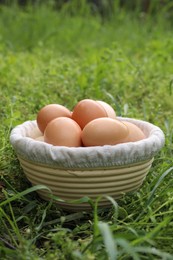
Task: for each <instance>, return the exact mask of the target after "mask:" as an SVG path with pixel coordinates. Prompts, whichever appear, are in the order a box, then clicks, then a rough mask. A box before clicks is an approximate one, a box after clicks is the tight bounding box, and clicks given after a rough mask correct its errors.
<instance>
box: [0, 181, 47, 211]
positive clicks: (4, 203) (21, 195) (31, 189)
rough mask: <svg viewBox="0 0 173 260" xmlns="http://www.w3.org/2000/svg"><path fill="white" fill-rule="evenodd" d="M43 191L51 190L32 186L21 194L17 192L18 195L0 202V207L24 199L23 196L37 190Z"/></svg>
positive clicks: (45, 187)
mask: <svg viewBox="0 0 173 260" xmlns="http://www.w3.org/2000/svg"><path fill="white" fill-rule="evenodd" d="M43 189H44V190H48V191H49V192H51V190H50V189H49V188H48V187H47V186H45V185H36V186H33V187H31V188H28V189H26V190H24V191H22V192H19V193H17V194H15V195H13V196H12V197H10V198H8V199H7V200H4V201H2V202H1V203H0V207H2V206H4V205H6V204H8V203H10V202H12V201H14V200H17V199H20V198H22V197H24V196H25V195H27V194H29V193H32V192H34V191H38V190H43Z"/></svg>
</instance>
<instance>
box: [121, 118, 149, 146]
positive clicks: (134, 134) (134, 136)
mask: <svg viewBox="0 0 173 260" xmlns="http://www.w3.org/2000/svg"><path fill="white" fill-rule="evenodd" d="M121 122H123V124H125V125H126V126H127V127H128V129H129V134H128V135H127V137H126V138H124V139H123V140H122V143H126V142H137V141H140V140H143V139H145V138H146V136H145V134H144V133H143V132H142V130H141V129H140V128H139V127H138V126H137V125H135V124H133V123H130V122H127V121H121Z"/></svg>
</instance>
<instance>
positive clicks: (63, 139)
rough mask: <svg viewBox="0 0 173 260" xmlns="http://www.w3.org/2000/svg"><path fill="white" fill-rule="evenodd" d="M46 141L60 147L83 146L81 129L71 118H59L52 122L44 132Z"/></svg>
mask: <svg viewBox="0 0 173 260" xmlns="http://www.w3.org/2000/svg"><path fill="white" fill-rule="evenodd" d="M44 141H45V142H47V143H49V144H53V145H58V146H69V147H79V146H81V128H80V126H79V125H78V124H77V123H76V122H75V121H74V120H72V119H71V118H68V117H58V118H55V119H53V120H52V121H50V122H49V123H48V125H47V127H46V129H45V131H44Z"/></svg>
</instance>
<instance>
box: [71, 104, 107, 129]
mask: <svg viewBox="0 0 173 260" xmlns="http://www.w3.org/2000/svg"><path fill="white" fill-rule="evenodd" d="M100 117H107V113H106V111H105V109H104V108H103V106H101V105H100V104H99V103H98V102H96V101H94V100H92V99H83V100H81V101H79V102H78V103H77V104H76V106H75V107H74V109H73V113H72V119H73V120H75V121H76V122H77V123H78V124H79V126H80V127H81V129H83V128H84V126H85V125H86V124H87V123H89V122H90V121H91V120H94V119H96V118H100Z"/></svg>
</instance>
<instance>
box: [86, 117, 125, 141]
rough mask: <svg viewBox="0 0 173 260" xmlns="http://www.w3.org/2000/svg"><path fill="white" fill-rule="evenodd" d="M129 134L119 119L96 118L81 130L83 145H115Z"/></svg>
mask: <svg viewBox="0 0 173 260" xmlns="http://www.w3.org/2000/svg"><path fill="white" fill-rule="evenodd" d="M128 134H129V131H128V127H127V126H126V125H125V124H123V123H122V122H121V121H120V120H117V119H112V118H108V117H105V118H97V119H94V120H92V121H90V122H89V123H88V124H87V125H86V126H85V127H84V128H83V130H82V135H81V138H82V143H83V145H84V146H102V145H115V144H118V143H120V142H121V140H123V139H125V138H126V137H127V135H128Z"/></svg>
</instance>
